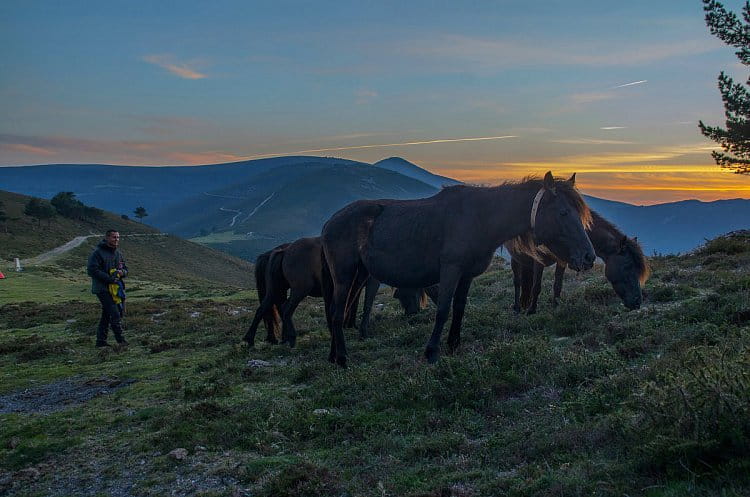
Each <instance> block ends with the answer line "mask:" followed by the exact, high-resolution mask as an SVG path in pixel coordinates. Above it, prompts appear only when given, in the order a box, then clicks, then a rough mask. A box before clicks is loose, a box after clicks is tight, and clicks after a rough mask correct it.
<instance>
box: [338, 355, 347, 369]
mask: <svg viewBox="0 0 750 497" xmlns="http://www.w3.org/2000/svg"><path fill="white" fill-rule="evenodd" d="M336 364H338V365H339V366H341V367H342V368H344V369H346V357H336Z"/></svg>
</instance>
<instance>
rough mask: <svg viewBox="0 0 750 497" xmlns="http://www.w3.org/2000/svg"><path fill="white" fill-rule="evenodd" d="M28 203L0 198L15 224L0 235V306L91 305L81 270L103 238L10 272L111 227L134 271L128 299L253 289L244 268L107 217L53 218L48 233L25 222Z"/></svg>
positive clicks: (23, 199)
mask: <svg viewBox="0 0 750 497" xmlns="http://www.w3.org/2000/svg"><path fill="white" fill-rule="evenodd" d="M28 198H29V197H25V196H22V195H16V194H13V193H8V192H0V200H2V201H3V204H4V210H5V211H6V212H7V213H8V215H9V217H11V218H13V219H12V220H11V221H9V222H8V223H7V228H8V233H5V232H4V231H3V229H2V228H0V269H1V270H2V271H3V272H4V273H6V276H7V277H8V279H6V280H2V281H1V282H0V284H1V285H2V286H0V290H2V294H1V295H0V297H2V298H1V299H0V301H2V302H9V301H13V302H18V301H24V300H37V299H36V295H44V296H45V297H46V298H47V299H55V300H70V299H87V300H88V299H90V298H92V297H91V295H90V294H89V293H88V292H89V289H90V282H91V280H90V279H89V277H88V276H87V275H86V262H87V260H88V256H89V254H91V252H92V251H93V249H94V247H95V246H96V244H97V243H99V241H100V240H101V237H100V236H92V237H90V238H88V239H87V240H86V241H85V242H84V243H83V244H82V245H80V246H79V247H77V248H75V249H73V250H71V251H69V252H66V253H64V254H62V255H60V256H58V257H56V258H53V259H51V260H49V261H47V262H44V263H41V264H35V263H33V261H30V262H29V263H28V264H24V271H23V272H21V273H16V272H15V271H14V270H13V267H14V266H13V258H14V257H19V258H21V259H32V258H34V257H36V256H37V255H39V254H41V253H43V252H46V251H48V250H50V249H53V248H55V247H58V246H60V245H62V244H64V243H65V242H67V241H69V240H72V239H73V238H75V237H77V236H82V235H88V234H102V235H103V233H104V232H105V231H106V229H108V228H110V227H111V228H113V229H118V230H119V231H120V234H121V235H122V240H121V243H120V248H121V250H122V252H123V254H124V256H125V260H126V262H127V264H128V267H129V268H130V270H131V276H130V277H129V279H128V289H129V292H128V294H129V297H133V298H138V297H140V296H143V297H146V296H158V295H178V294H185V293H190V292H195V291H197V292H201V291H202V288H203V287H205V288H206V289H211V290H213V291H219V290H220V291H229V292H233V291H237V290H239V289H240V288H249V287H250V286H251V284H252V281H251V280H252V278H251V265H250V264H249V263H247V262H245V261H243V260H241V259H238V258H236V257H232V256H230V255H228V254H225V253H223V252H219V251H216V250H212V249H210V248H208V247H205V246H203V245H199V244H196V243H192V242H189V241H186V240H182V239H180V238H177V237H174V236H171V235H165V234H163V233H160V232H159V231H158V230H156V229H155V228H152V227H150V226H148V225H145V224H141V223H137V222H134V221H128V220H124V219H122V218H121V217H119V216H115V215H113V214H110V213H105V217H104V219H102V220H100V221H97V222H95V223H86V222H82V221H74V220H71V219H67V218H63V217H60V216H57V217H56V218H54V219H53V220H52V221H51V222H50V223H49V225H48V224H47V223H46V222H44V221H43V222H42V223H41V226H38V225H37V222H36V220H34V219H32V218H29V217H28V216H25V215H24V214H23V206H24V205H25V203H26V201H27V200H28ZM165 292H166V293H165ZM175 292H178V293H177V294H175Z"/></svg>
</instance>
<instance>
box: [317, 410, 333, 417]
mask: <svg viewBox="0 0 750 497" xmlns="http://www.w3.org/2000/svg"><path fill="white" fill-rule="evenodd" d="M313 414H315V415H316V416H325V415H326V414H331V411H330V410H329V409H315V410H314V411H313Z"/></svg>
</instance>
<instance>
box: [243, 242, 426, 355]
mask: <svg viewBox="0 0 750 497" xmlns="http://www.w3.org/2000/svg"><path fill="white" fill-rule="evenodd" d="M324 264H325V258H324V256H323V246H322V243H321V240H320V237H312V238H300V239H299V240H296V241H294V242H292V243H285V244H282V245H279V246H278V247H275V248H273V249H271V250H269V251H268V252H264V253H262V254H260V255H259V256H258V257H257V258H256V261H255V283H256V288H257V290H258V299H259V301H260V306H259V307H258V309H257V310H256V312H255V316H254V317H253V321H252V323H251V324H250V327H249V328H248V331H247V333H245V336H244V338H243V340H244V341H245V342H247V343H248V344H249V345H250V346H253V345H254V344H255V335H256V332H257V329H258V325H259V324H260V321H261V320H263V321H264V323H265V325H266V331H267V335H266V341H267V342H269V343H273V344H276V343H278V340H277V339H276V335H277V334H278V331H279V328H280V325H281V338H282V340H281V343H288V344H289V345H290V346H292V347H294V345H295V344H296V340H297V330H296V328H295V326H294V322H293V321H292V315H293V314H294V311H295V310H296V309H297V306H298V305H299V303H300V302H301V301H302V299H304V298H305V297H307V296H312V297H323V301H324V307H325V309H326V319H328V306H329V302H330V298H329V295H330V292H326V289H329V288H332V287H331V284H330V283H328V282H325V281H323V279H324V278H325V277H326V275H328V274H329V273H328V272H327V271H326V272H324V271H323V269H322V268H323V266H324ZM379 286H380V282H379V281H377V280H375V279H371V282H369V283H368V285H367V289H366V292H365V305H364V309H363V313H362V321H361V323H360V326H359V335H360V337H361V338H366V337H367V329H368V325H369V319H370V312H371V310H372V305H373V302H374V301H375V294H376V293H377V291H378V288H379ZM428 291H429V292H433V290H428ZM287 292H289V297H288V298H287ZM425 295H427V293H425V291H424V290H422V289H396V290H395V292H394V297H396V298H397V299H398V300H399V302H400V303H401V306H402V307H403V308H404V310H405V312H406V314H407V315H410V314H414V313H416V312H418V311H419V309H420V307H422V308H423V307H424V306H425V305H426V297H425ZM358 298H359V295H357V296H356V297H355V299H357V300H358ZM356 314H357V304H356V301H355V303H354V304H353V305H352V312H350V313H349V314H348V315H347V319H346V327H347V328H353V327H355V319H356Z"/></svg>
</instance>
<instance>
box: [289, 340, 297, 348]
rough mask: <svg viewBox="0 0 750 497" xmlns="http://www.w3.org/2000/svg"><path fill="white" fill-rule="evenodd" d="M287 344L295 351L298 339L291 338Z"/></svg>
mask: <svg viewBox="0 0 750 497" xmlns="http://www.w3.org/2000/svg"><path fill="white" fill-rule="evenodd" d="M286 343H288V344H289V348H290V349H293V348H294V346H295V345H297V339H296V338H290V339H289V340H287V342H286Z"/></svg>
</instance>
